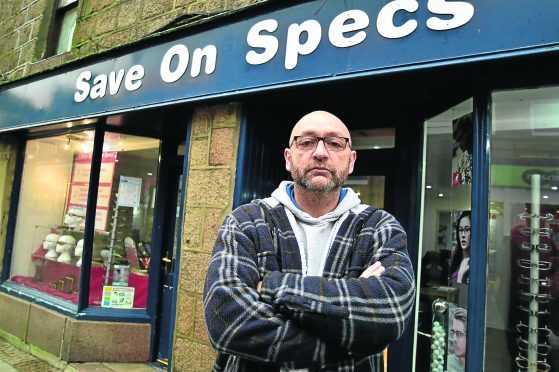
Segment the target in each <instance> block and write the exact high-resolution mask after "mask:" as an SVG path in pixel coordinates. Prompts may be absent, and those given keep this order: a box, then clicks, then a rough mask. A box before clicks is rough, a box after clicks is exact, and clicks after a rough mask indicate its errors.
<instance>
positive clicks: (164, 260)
mask: <svg viewBox="0 0 559 372" xmlns="http://www.w3.org/2000/svg"><path fill="white" fill-rule="evenodd" d="M163 262H166V263H171V262H173V260H171V259H170V258H169V257H163Z"/></svg>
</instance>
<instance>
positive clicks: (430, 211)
mask: <svg viewBox="0 0 559 372" xmlns="http://www.w3.org/2000/svg"><path fill="white" fill-rule="evenodd" d="M472 107H473V100H472V99H469V100H467V101H464V102H462V103H460V104H458V105H456V106H454V107H452V108H450V109H448V110H446V111H444V112H442V113H441V114H439V115H437V116H435V117H433V118H431V119H429V120H427V121H425V123H424V141H423V145H424V148H423V172H422V174H423V182H422V187H423V191H422V206H421V208H422V209H421V221H420V238H419V241H420V246H419V248H418V249H419V251H418V257H419V262H418V273H417V280H418V291H417V296H418V298H417V305H416V321H415V332H414V353H415V355H414V357H413V360H414V361H415V364H414V370H415V371H417V372H425V371H441V372H442V371H464V370H465V360H466V337H467V332H466V329H467V307H468V304H467V301H468V282H469V259H470V236H471V211H470V207H471V185H472V159H473V125H472Z"/></svg>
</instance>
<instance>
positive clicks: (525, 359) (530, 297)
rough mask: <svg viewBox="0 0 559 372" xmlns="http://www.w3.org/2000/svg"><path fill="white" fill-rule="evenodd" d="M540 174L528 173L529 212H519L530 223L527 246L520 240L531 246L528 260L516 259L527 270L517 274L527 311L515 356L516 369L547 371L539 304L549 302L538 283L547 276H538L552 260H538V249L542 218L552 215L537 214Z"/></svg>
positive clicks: (545, 333) (542, 283) (542, 233)
mask: <svg viewBox="0 0 559 372" xmlns="http://www.w3.org/2000/svg"><path fill="white" fill-rule="evenodd" d="M540 197H541V195H540V175H539V174H533V175H532V176H531V199H532V201H531V206H532V210H531V211H530V214H525V213H524V214H521V215H520V218H522V219H527V220H528V219H529V221H530V227H529V228H527V229H525V230H526V232H523V234H524V235H527V236H529V239H530V244H529V247H528V246H527V245H526V244H523V245H522V247H519V248H522V249H524V250H527V248H528V249H530V260H529V261H528V260H525V259H524V260H518V265H519V266H520V268H521V269H523V271H527V270H529V272H530V276H529V278H527V277H526V276H524V274H521V275H520V278H519V283H520V284H525V285H526V286H528V288H529V291H524V290H522V289H521V290H520V298H521V300H523V301H525V302H527V304H528V306H527V308H523V307H521V309H522V310H523V311H524V313H526V315H527V324H524V323H522V321H521V322H520V323H519V324H517V326H516V329H517V331H518V339H517V344H518V356H517V357H516V359H515V362H516V365H517V367H518V371H534V372H535V371H549V370H550V369H551V367H550V365H549V364H548V363H547V360H546V358H547V354H548V353H549V351H550V350H551V347H550V344H549V339H548V338H549V333H550V330H549V328H547V327H545V326H544V327H542V323H541V322H540V315H541V314H545V313H547V312H545V311H542V310H541V309H540V304H542V303H546V302H549V300H550V296H549V293H541V292H540V289H541V287H546V286H547V285H548V284H547V283H548V282H547V280H548V278H541V277H540V272H545V271H547V270H549V269H550V268H551V267H550V265H551V263H550V262H547V261H540V251H543V249H547V246H546V245H545V244H541V236H547V235H546V234H548V233H549V228H545V227H543V228H542V225H541V224H542V222H544V221H550V220H551V219H552V218H553V216H552V215H545V216H541V215H540Z"/></svg>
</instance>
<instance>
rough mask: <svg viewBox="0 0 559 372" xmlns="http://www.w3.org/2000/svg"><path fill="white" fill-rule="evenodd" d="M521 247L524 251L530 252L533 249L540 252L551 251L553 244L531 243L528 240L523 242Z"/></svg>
mask: <svg viewBox="0 0 559 372" xmlns="http://www.w3.org/2000/svg"><path fill="white" fill-rule="evenodd" d="M520 249H522V250H523V251H528V252H531V251H533V250H536V251H538V252H540V253H549V252H551V246H550V245H549V244H547V243H540V244H530V243H528V242H522V244H520Z"/></svg>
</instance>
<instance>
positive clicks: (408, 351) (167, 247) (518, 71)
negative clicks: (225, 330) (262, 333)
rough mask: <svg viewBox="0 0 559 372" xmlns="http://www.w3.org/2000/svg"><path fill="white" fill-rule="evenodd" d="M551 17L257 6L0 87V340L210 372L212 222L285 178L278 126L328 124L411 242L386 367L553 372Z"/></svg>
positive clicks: (534, 10)
mask: <svg viewBox="0 0 559 372" xmlns="http://www.w3.org/2000/svg"><path fill="white" fill-rule="evenodd" d="M558 11H559V5H557V4H556V3H555V2H553V1H551V0H549V1H543V2H540V3H539V5H538V6H531V5H526V4H524V2H521V1H519V0H518V1H516V0H515V1H512V2H509V3H507V5H506V7H502V6H501V5H500V4H495V3H487V2H479V1H468V2H466V1H464V2H447V1H431V0H430V1H428V2H426V4H419V3H418V2H415V1H409V2H398V1H393V2H388V3H386V4H384V3H383V4H373V3H371V2H370V1H353V2H351V3H347V2H326V3H324V2H323V1H305V2H289V3H286V4H271V5H267V6H264V7H259V8H255V9H252V10H250V11H247V12H243V13H240V14H236V15H231V16H229V17H227V18H225V19H224V20H219V21H215V22H210V23H205V24H202V25H199V26H197V27H194V28H190V29H187V30H186V31H181V32H179V33H178V34H171V35H169V36H166V37H165V38H164V40H162V39H154V40H152V41H149V42H147V43H142V44H138V45H136V46H133V47H130V48H128V49H126V50H120V51H116V52H112V53H111V54H110V55H105V56H96V57H93V58H92V59H91V60H88V61H82V62H79V63H76V64H74V65H70V66H66V67H65V68H64V69H63V70H60V71H52V72H49V73H46V74H44V75H41V76H36V77H34V78H32V79H28V80H23V81H21V82H19V83H16V84H13V85H8V86H4V87H2V90H0V127H1V129H2V133H0V145H1V151H2V152H3V153H4V155H5V156H4V157H3V158H2V159H3V160H2V161H1V162H0V172H2V173H1V178H2V179H4V180H5V181H4V185H3V186H2V189H1V190H0V195H1V199H0V200H1V202H0V203H2V204H1V205H0V208H1V210H2V220H1V222H2V228H1V231H0V237H1V238H2V240H1V241H0V247H3V248H2V249H0V252H3V267H2V272H1V284H0V290H1V292H2V293H0V301H1V303H3V304H6V305H5V306H7V307H6V308H9V309H10V311H9V316H8V317H4V316H3V320H0V329H1V330H2V332H5V333H7V334H10V335H12V336H14V337H16V338H18V339H20V340H23V341H25V342H26V343H29V344H31V345H38V346H39V347H42V348H45V349H46V351H47V352H49V353H50V354H53V355H55V356H57V357H59V358H60V359H62V360H67V361H73V360H87V358H89V359H88V360H101V359H102V358H105V359H111V360H115V361H116V360H117V361H148V360H151V361H155V360H159V361H160V362H163V363H167V360H169V361H171V362H172V363H173V364H174V366H175V367H176V369H177V370H183V369H184V370H189V369H190V370H192V369H194V370H196V368H194V367H192V365H195V366H198V367H197V368H198V370H206V369H207V368H206V367H207V364H203V363H200V362H199V360H206V359H207V360H208V363H210V361H211V359H212V357H213V355H212V354H211V352H210V353H204V354H205V356H203V357H199V356H198V355H196V352H195V351H196V350H198V351H200V350H202V351H205V350H207V351H209V350H210V347H209V342H208V340H207V336H206V335H205V330H204V329H203V320H202V323H200V320H199V319H198V318H200V317H201V315H200V314H199V312H200V308H201V289H202V287H203V279H204V274H205V273H204V267H206V266H205V265H207V261H208V259H209V254H210V252H211V245H212V238H213V239H215V232H216V231H217V230H216V229H217V228H218V227H219V223H220V222H221V221H220V219H222V218H223V217H224V215H225V213H227V211H228V210H230V209H231V208H234V207H236V206H238V205H239V204H242V203H244V202H247V201H250V200H252V199H253V198H257V197H264V196H267V195H269V194H270V193H271V191H273V190H274V189H275V187H276V186H277V184H278V183H279V182H280V181H281V180H283V179H285V178H286V177H287V174H286V172H285V171H284V164H283V160H282V159H283V157H282V152H283V149H284V148H285V147H286V145H287V139H288V138H289V133H290V130H291V127H292V125H293V123H295V122H296V121H297V120H298V118H299V117H301V116H302V115H304V114H306V113H308V112H310V111H313V110H317V109H321V110H327V111H331V112H333V113H335V114H336V115H338V116H339V117H340V118H342V120H344V122H346V123H347V125H348V127H349V129H350V131H351V134H352V139H353V143H354V147H355V150H356V151H357V163H356V168H355V171H354V173H353V174H352V175H351V177H350V178H348V180H347V186H349V187H352V188H353V189H355V190H356V191H357V192H358V193H359V195H360V197H361V198H362V200H363V201H364V202H366V203H369V204H373V205H375V206H377V207H380V208H384V209H386V210H388V211H389V212H391V213H392V214H394V215H395V216H396V217H397V218H398V220H399V221H400V222H401V223H402V225H403V226H404V228H405V229H406V231H407V233H408V249H409V253H410V256H411V258H412V262H413V263H414V268H415V269H416V275H417V289H418V291H417V293H418V294H417V301H416V306H415V313H414V316H412V319H410V322H409V325H408V329H407V331H406V332H405V333H404V335H403V336H402V338H401V339H400V340H399V341H398V342H397V343H395V344H394V345H391V346H390V347H389V349H388V368H389V370H395V371H408V370H415V371H439V370H440V371H461V370H466V369H467V370H469V371H481V370H488V371H501V370H502V371H508V370H516V369H520V370H553V368H559V360H556V359H557V358H559V346H558V345H559V341H557V340H559V326H557V325H556V324H554V321H553V319H554V318H556V317H555V316H554V314H555V312H556V311H559V310H556V309H555V307H556V306H555V305H556V304H558V303H559V300H558V296H559V288H556V286H559V284H557V283H556V281H555V277H556V276H557V275H559V268H558V267H557V265H559V261H557V262H555V261H556V258H557V257H559V253H557V251H556V249H557V248H556V244H557V243H558V242H557V224H556V219H558V218H559V191H558V187H559V175H558V173H557V172H558V169H557V167H558V166H559V163H558V162H557V158H558V157H559V148H558V146H557V145H556V142H557V141H556V138H557V136H559V78H558V77H557V74H556V72H555V69H556V67H555V66H557V62H559V53H558V52H557V49H558V48H559V26H557V24H556V22H555V20H554V16H553V15H554V14H557V12H558ZM535 25H537V27H535ZM130 49H132V50H130ZM227 190H230V191H231V192H230V193H229V192H228V191H227ZM556 256H557V257H556ZM24 314H26V315H24ZM46 318H48V319H52V321H49V322H45V321H44V319H46ZM189 322H190V323H189ZM46 331H48V332H46ZM95 333H97V334H98V336H99V337H98V338H99V339H98V340H97V338H96V337H93V338H88V335H91V334H95ZM45 334H48V335H49V338H48V340H46V339H45V336H44V335H45ZM108 334H111V335H112V336H111V337H105V336H106V335H108ZM115 335H116V336H115ZM57 337H58V338H57ZM52 340H58V344H57V345H58V346H56V347H52V346H43V345H53V344H56V343H53V342H52ZM85 340H87V341H85ZM124 340H126V341H127V342H130V341H131V340H132V342H134V343H135V345H134V346H127V347H123V346H122V344H123V341H124ZM193 345H195V346H193ZM88 352H89V353H88ZM84 358H86V359H84ZM96 358H97V359H96ZM204 358H205V359H204ZM195 359H196V361H195ZM169 368H171V367H169ZM534 368H536V369H534Z"/></svg>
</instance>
